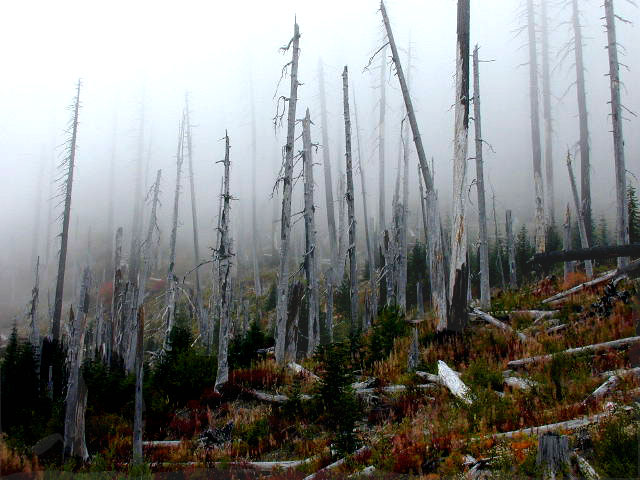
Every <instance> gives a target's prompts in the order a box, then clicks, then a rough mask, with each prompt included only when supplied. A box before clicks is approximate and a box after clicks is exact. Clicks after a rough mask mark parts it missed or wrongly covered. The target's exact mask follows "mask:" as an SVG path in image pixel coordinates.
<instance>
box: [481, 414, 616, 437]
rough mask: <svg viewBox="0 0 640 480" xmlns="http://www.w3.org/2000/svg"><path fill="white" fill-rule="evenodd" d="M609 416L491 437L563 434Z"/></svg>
mask: <svg viewBox="0 0 640 480" xmlns="http://www.w3.org/2000/svg"><path fill="white" fill-rule="evenodd" d="M607 416H609V413H600V414H597V415H592V416H590V417H582V418H576V419H574V420H567V421H566V422H558V423H550V424H548V425H540V426H538V427H530V428H522V429H520V430H513V431H511V432H503V433H495V434H493V435H490V437H491V438H495V439H500V438H513V437H518V436H534V435H542V434H544V433H547V432H555V431H558V432H563V431H573V430H577V429H579V428H581V427H584V426H586V425H591V424H593V423H598V422H599V421H600V420H602V419H603V418H606V417H607Z"/></svg>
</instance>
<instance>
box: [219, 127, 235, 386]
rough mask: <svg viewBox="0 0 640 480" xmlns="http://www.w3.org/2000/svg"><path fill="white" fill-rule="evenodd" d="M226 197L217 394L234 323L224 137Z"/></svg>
mask: <svg viewBox="0 0 640 480" xmlns="http://www.w3.org/2000/svg"><path fill="white" fill-rule="evenodd" d="M224 140H225V149H224V162H223V163H224V193H223V207H222V217H221V219H220V244H219V245H218V248H217V250H216V252H215V256H216V259H217V266H218V272H217V273H218V283H219V284H220V297H219V308H220V331H219V333H218V371H217V373H216V384H215V390H216V392H219V391H220V389H221V388H222V387H223V386H224V385H225V384H226V383H227V381H228V380H229V361H228V358H227V350H228V347H229V327H230V322H231V258H233V256H234V253H233V248H232V241H231V234H230V232H229V227H230V225H229V224H230V218H229V215H230V214H231V194H230V193H229V175H230V166H231V161H230V158H229V148H230V147H229V135H228V134H227V132H226V131H225V135H224Z"/></svg>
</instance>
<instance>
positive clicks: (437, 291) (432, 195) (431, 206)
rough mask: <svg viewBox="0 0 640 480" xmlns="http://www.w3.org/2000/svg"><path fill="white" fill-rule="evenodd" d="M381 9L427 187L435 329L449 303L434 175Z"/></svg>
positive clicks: (382, 9)
mask: <svg viewBox="0 0 640 480" xmlns="http://www.w3.org/2000/svg"><path fill="white" fill-rule="evenodd" d="M380 13H381V14H382V20H383V22H384V26H385V30H386V32H387V38H388V41H389V46H390V47H391V52H392V57H393V63H394V65H395V68H396V73H397V76H398V81H399V83H400V89H401V90H402V97H403V99H404V103H405V108H406V109H407V116H408V117H409V125H411V132H412V133H413V141H414V143H415V146H416V152H417V155H418V161H419V165H420V171H421V173H422V178H423V180H424V185H425V190H426V192H425V193H426V198H427V200H426V205H427V221H428V228H427V233H428V241H427V243H428V247H429V260H430V263H431V266H430V269H429V275H430V282H431V295H432V299H433V308H434V310H435V314H436V318H437V319H438V329H439V330H444V329H445V328H447V326H448V310H449V306H448V296H447V288H446V281H445V271H444V269H445V266H444V265H445V263H444V255H443V242H442V235H441V226H440V217H439V214H438V198H437V194H436V192H435V189H434V185H433V177H432V174H431V171H430V170H429V165H428V164H427V156H426V154H425V151H424V146H423V145H422V137H421V136H420V130H419V128H418V121H417V119H416V115H415V112H414V110H413V103H412V101H411V96H410V95H409V88H408V86H407V82H406V80H405V77H404V73H403V70H402V64H401V63H400V56H399V55H398V49H397V47H396V44H395V40H394V38H393V32H392V30H391V24H390V23H389V17H388V16H387V11H386V9H385V6H384V2H382V1H381V2H380Z"/></svg>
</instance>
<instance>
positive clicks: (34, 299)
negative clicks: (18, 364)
mask: <svg viewBox="0 0 640 480" xmlns="http://www.w3.org/2000/svg"><path fill="white" fill-rule="evenodd" d="M39 297H40V256H39V255H38V257H37V259H36V278H35V281H34V283H33V289H32V290H31V305H30V308H29V319H30V322H31V325H30V326H31V333H30V335H29V342H31V345H32V346H33V348H34V349H35V352H36V355H39V352H40V330H39V328H38V300H39ZM38 363H39V361H38Z"/></svg>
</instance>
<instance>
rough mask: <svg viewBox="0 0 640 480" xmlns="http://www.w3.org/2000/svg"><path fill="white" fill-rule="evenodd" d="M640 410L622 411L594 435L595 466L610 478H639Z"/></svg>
mask: <svg viewBox="0 0 640 480" xmlns="http://www.w3.org/2000/svg"><path fill="white" fill-rule="evenodd" d="M639 414H640V411H639V410H638V408H635V409H634V410H633V411H629V412H626V411H620V412H617V413H616V415H613V416H611V417H610V418H609V419H608V420H607V421H606V423H604V425H602V424H601V425H600V428H599V429H598V432H597V433H596V435H595V437H594V438H593V452H594V459H595V461H596V462H595V466H596V468H597V469H598V470H600V471H601V472H602V473H604V474H605V475H606V476H607V477H610V478H638V473H639V472H638V439H639V438H640V420H639Z"/></svg>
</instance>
